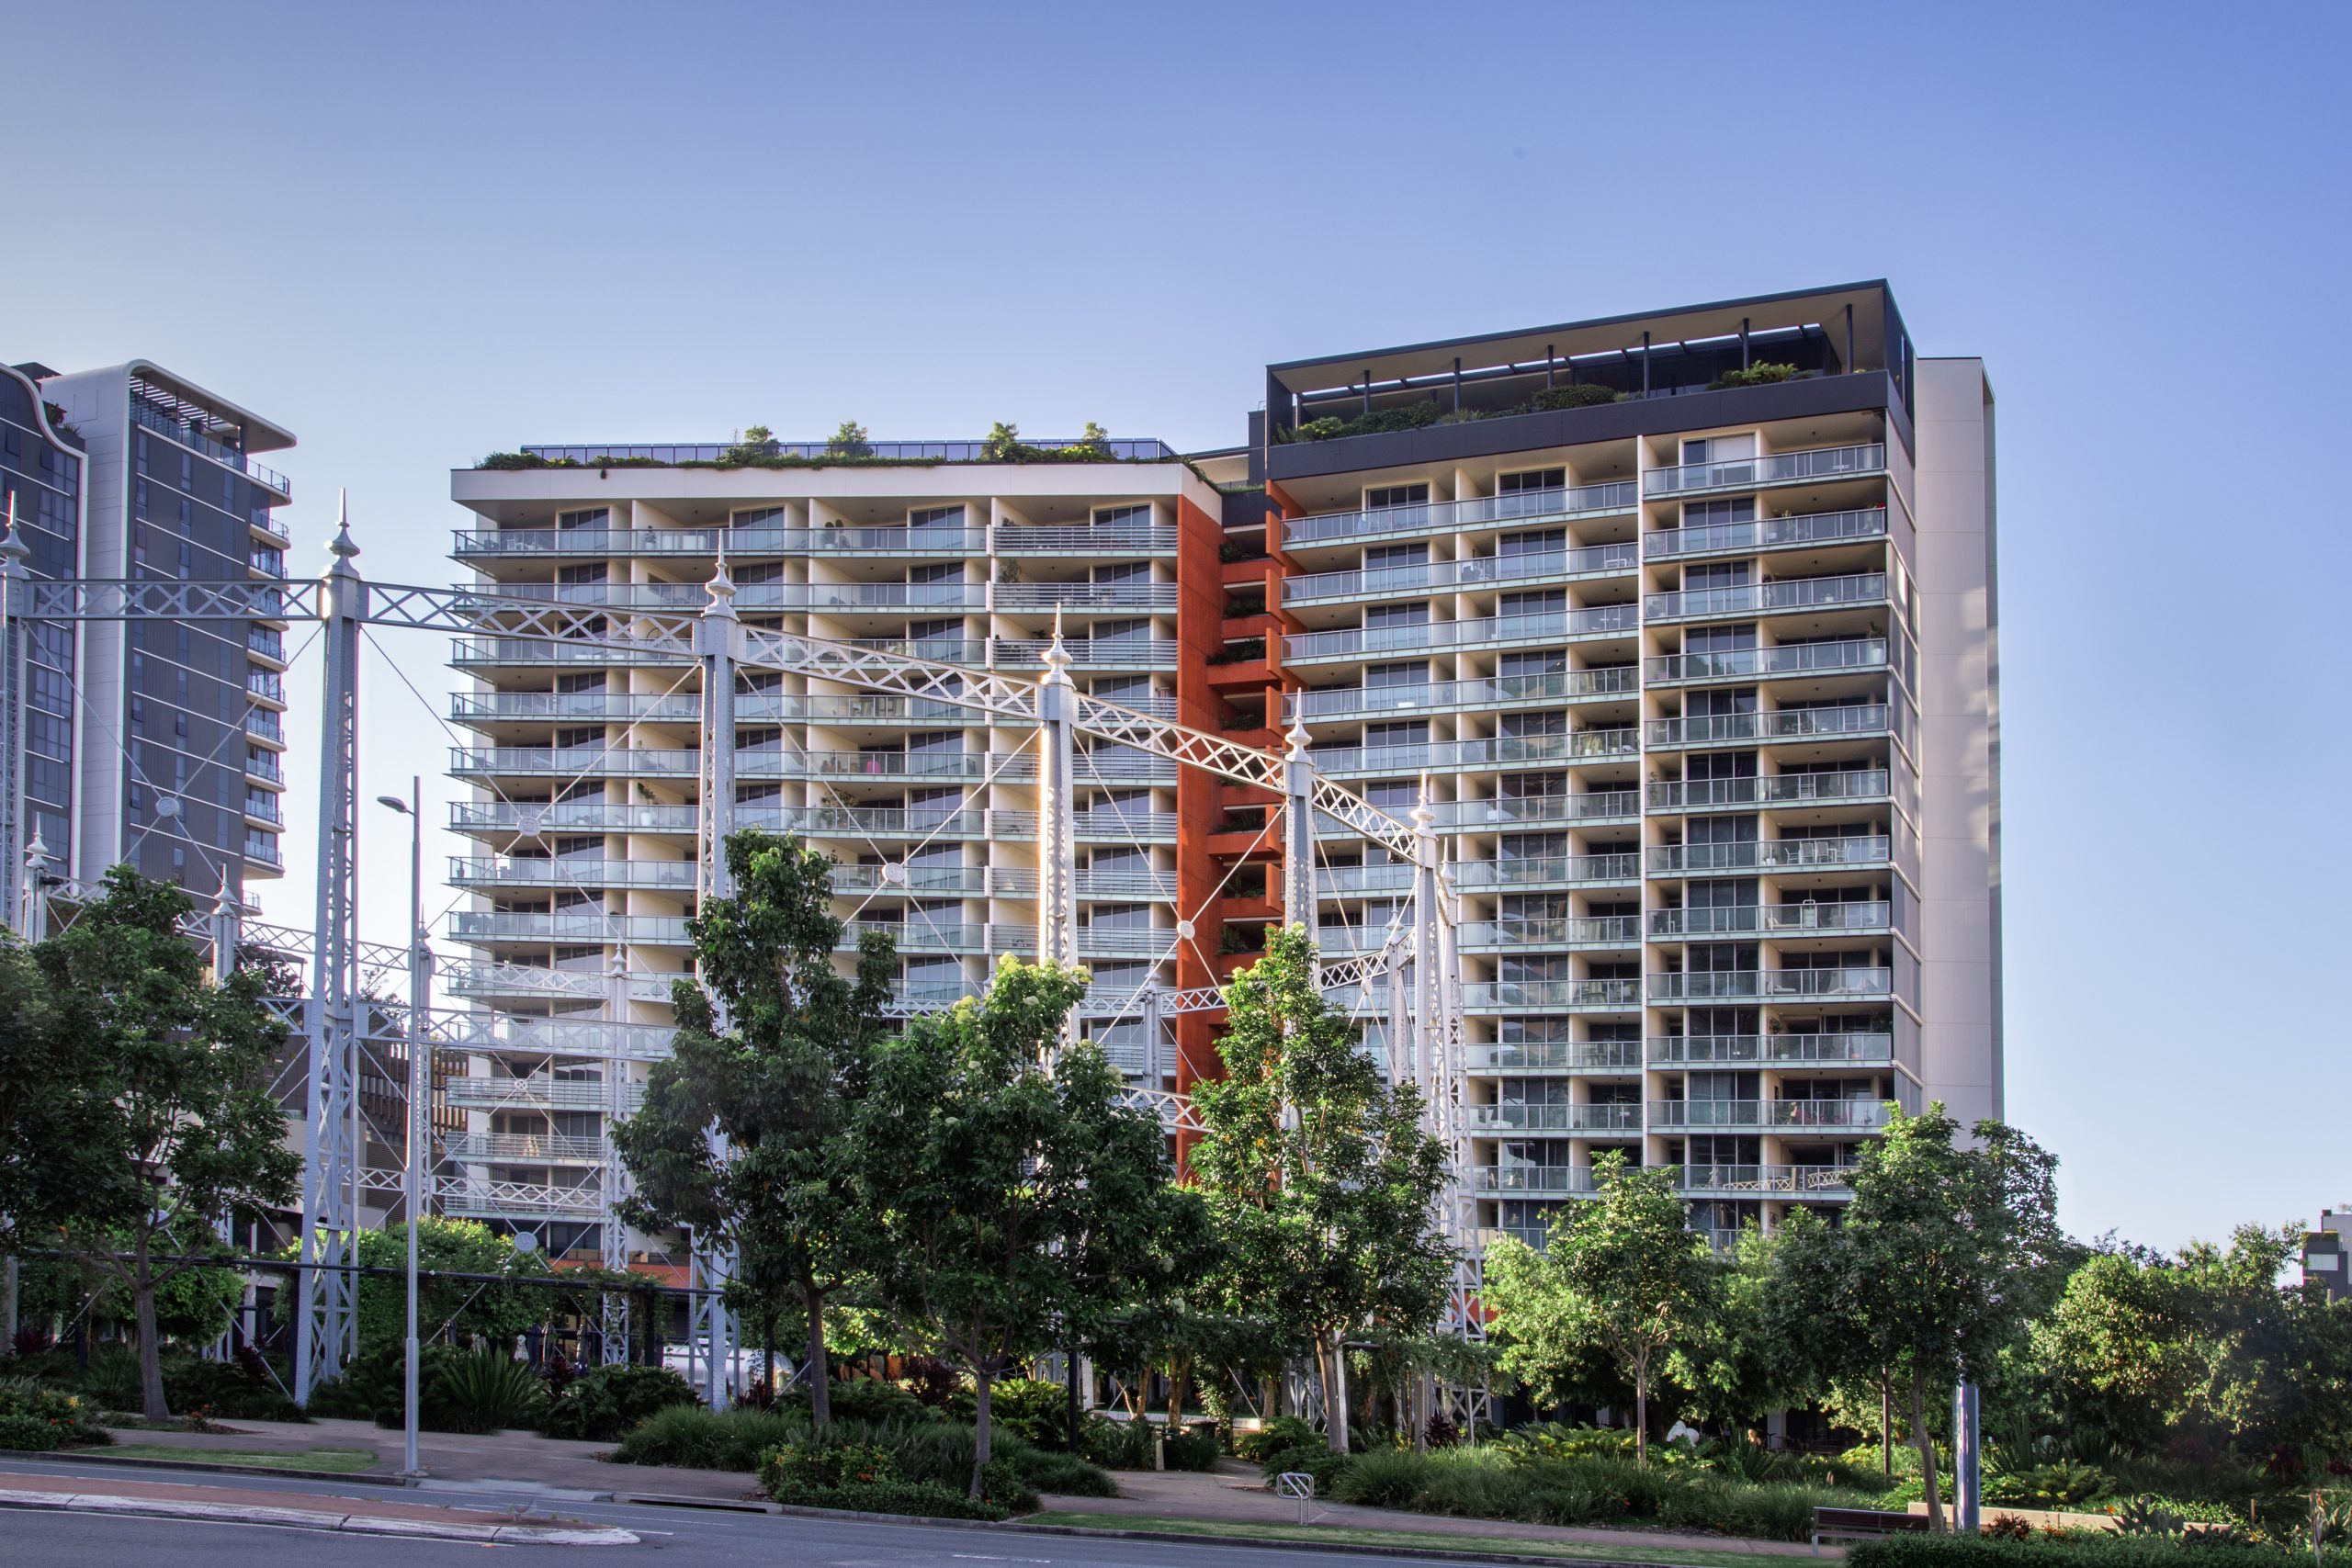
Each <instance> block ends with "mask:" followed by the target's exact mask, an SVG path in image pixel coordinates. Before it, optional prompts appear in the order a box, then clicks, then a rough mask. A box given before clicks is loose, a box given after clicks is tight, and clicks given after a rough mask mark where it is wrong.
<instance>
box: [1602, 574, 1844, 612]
mask: <svg viewBox="0 0 2352 1568" xmlns="http://www.w3.org/2000/svg"><path fill="white" fill-rule="evenodd" d="M1885 603H1886V574H1885V573H1884V572H1883V571H1858V572H1853V573H1849V574H1848V575H1847V576H1844V577H1782V578H1775V579H1772V580H1771V581H1766V582H1749V583H1744V584H1742V585H1740V586H1738V587H1736V588H1686V589H1682V590H1679V591H1678V592H1670V593H1652V594H1649V595H1647V596H1645V598H1644V599H1643V600H1642V615H1643V617H1644V618H1645V619H1646V620H1652V621H1677V620H1690V619H1693V618H1695V617H1698V616H1702V615H1770V614H1773V613H1775V612H1779V611H1785V610H1827V609H1835V608H1837V607H1838V606H1839V605H1843V604H1873V605H1878V604H1885Z"/></svg>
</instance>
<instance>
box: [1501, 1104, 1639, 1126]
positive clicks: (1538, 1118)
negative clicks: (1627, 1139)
mask: <svg viewBox="0 0 2352 1568" xmlns="http://www.w3.org/2000/svg"><path fill="white" fill-rule="evenodd" d="M1464 1109H1465V1110H1467V1111H1469V1113H1470V1117H1469V1121H1470V1126H1471V1129H1472V1130H1473V1131H1474V1132H1475V1131H1479V1130H1483V1129H1488V1128H1492V1129H1497V1130H1500V1131H1514V1132H1516V1131H1524V1132H1530V1133H1638V1132H1640V1131H1641V1130H1642V1108H1641V1107H1640V1106H1639V1105H1526V1104H1520V1103H1516V1102H1509V1101H1506V1102H1504V1103H1502V1104H1498V1105H1472V1106H1467V1107H1464Z"/></svg>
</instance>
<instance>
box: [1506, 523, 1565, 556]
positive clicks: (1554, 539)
mask: <svg viewBox="0 0 2352 1568" xmlns="http://www.w3.org/2000/svg"><path fill="white" fill-rule="evenodd" d="M1567 547H1568V531H1567V530H1566V528H1529V529H1526V530H1524V531H1522V532H1521V533H1517V534H1505V535H1504V536H1502V537H1501V538H1500V539H1498V540H1497V541H1496V543H1495V553H1496V554H1497V555H1498V556H1547V555H1557V554H1559V553H1560V552H1562V551H1564V550H1566V548H1567Z"/></svg>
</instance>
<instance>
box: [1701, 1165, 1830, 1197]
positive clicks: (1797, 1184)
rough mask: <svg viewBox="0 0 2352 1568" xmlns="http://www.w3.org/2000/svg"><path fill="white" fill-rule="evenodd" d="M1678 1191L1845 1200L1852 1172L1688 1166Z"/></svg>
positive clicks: (1815, 1168)
mask: <svg viewBox="0 0 2352 1568" xmlns="http://www.w3.org/2000/svg"><path fill="white" fill-rule="evenodd" d="M1679 1180H1680V1185H1681V1188H1682V1190H1683V1191H1685V1192H1688V1193H1692V1194H1695V1195H1698V1196H1702V1197H1713V1198H1737V1197H1749V1196H1762V1195H1773V1196H1781V1197H1832V1196H1836V1197H1849V1196H1851V1195H1852V1192H1853V1186H1854V1170H1853V1168H1852V1167H1851V1166H1843V1165H1692V1166H1685V1167H1684V1168H1683V1169H1682V1174H1681V1177H1680V1179H1679Z"/></svg>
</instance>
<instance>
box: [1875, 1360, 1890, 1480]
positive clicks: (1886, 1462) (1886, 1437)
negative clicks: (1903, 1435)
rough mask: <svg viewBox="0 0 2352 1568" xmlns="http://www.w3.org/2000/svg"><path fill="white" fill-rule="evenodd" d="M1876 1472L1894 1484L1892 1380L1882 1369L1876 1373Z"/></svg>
mask: <svg viewBox="0 0 2352 1568" xmlns="http://www.w3.org/2000/svg"><path fill="white" fill-rule="evenodd" d="M1878 1472H1879V1473H1880V1474H1881V1475H1883V1476H1884V1477H1886V1483H1887V1484H1888V1485H1889V1486H1892V1485H1894V1378H1893V1377H1892V1376H1891V1375H1890V1374H1889V1373H1886V1372H1881V1373H1879V1375H1878Z"/></svg>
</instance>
